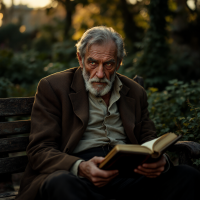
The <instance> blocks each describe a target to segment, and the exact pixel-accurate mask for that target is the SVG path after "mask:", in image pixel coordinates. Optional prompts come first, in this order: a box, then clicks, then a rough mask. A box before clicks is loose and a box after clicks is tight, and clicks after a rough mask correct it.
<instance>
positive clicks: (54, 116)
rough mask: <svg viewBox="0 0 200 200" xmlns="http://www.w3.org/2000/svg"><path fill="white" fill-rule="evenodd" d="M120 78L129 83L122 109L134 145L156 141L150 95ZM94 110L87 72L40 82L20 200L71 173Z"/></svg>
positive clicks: (125, 85) (76, 70)
mask: <svg viewBox="0 0 200 200" xmlns="http://www.w3.org/2000/svg"><path fill="white" fill-rule="evenodd" d="M117 75H118V77H119V78H120V80H121V82H122V83H123V87H122V89H121V91H120V95H121V97H120V99H119V101H118V102H117V103H118V109H119V112H120V116H121V119H122V123H123V126H124V129H125V132H126V134H127V136H128V138H129V141H130V143H133V144H137V143H143V142H146V141H148V140H151V139H153V138H155V137H156V134H155V128H154V124H153V122H152V121H151V120H150V119H149V118H148V115H149V114H148V110H147V106H148V104H147V96H146V92H145V90H144V89H143V88H142V87H141V86H140V85H138V84H137V83H136V82H134V81H133V80H131V79H129V78H127V77H125V76H122V75H120V74H117ZM88 104H89V103H88V96H87V92H86V90H85V84H84V80H83V77H82V71H81V68H73V69H69V70H65V71H63V72H59V73H56V74H53V75H50V76H48V77H45V78H43V79H42V80H41V81H40V83H39V85H38V89H37V93H36V96H35V102H34V105H33V110H32V115H31V133H30V143H29V145H28V147H27V155H28V158H29V163H28V165H27V168H26V170H25V173H24V176H23V179H22V182H21V185H20V192H19V195H18V196H17V200H34V199H35V196H36V194H37V191H38V189H39V187H40V185H41V184H42V182H43V181H44V179H45V178H46V177H47V176H48V175H49V174H51V173H53V172H54V171H56V170H69V169H70V167H71V166H72V165H73V163H74V162H75V161H76V160H77V159H79V158H78V157H75V156H72V155H70V154H71V153H72V152H73V150H74V148H75V147H76V145H77V144H78V142H79V140H80V139H81V137H82V135H83V133H84V131H85V129H86V126H87V123H88V115H89V109H88Z"/></svg>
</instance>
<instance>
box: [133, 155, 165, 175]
mask: <svg viewBox="0 0 200 200" xmlns="http://www.w3.org/2000/svg"><path fill="white" fill-rule="evenodd" d="M165 164H166V159H165V157H164V156H162V157H161V158H160V159H159V160H158V161H156V162H154V163H144V164H143V165H142V166H138V168H137V169H135V170H134V172H136V173H138V174H141V175H144V176H146V177H148V178H156V177H158V176H159V175H160V174H161V173H162V172H163V171H164V169H165Z"/></svg>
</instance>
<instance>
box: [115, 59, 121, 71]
mask: <svg viewBox="0 0 200 200" xmlns="http://www.w3.org/2000/svg"><path fill="white" fill-rule="evenodd" d="M121 63H122V60H120V62H119V64H118V66H117V70H118V69H119V67H120V65H121ZM117 70H116V71H117Z"/></svg>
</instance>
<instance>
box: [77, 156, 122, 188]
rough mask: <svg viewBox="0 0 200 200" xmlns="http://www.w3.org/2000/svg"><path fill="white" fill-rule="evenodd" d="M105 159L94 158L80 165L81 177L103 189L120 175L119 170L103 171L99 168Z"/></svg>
mask: <svg viewBox="0 0 200 200" xmlns="http://www.w3.org/2000/svg"><path fill="white" fill-rule="evenodd" d="M103 160H104V158H103V157H94V158H92V159H90V160H89V161H84V162H81V163H80V164H79V175H80V176H83V177H85V178H87V179H89V180H90V181H91V182H92V183H93V184H94V185H96V186H97V187H102V186H104V185H105V184H107V183H108V182H109V181H111V180H112V179H113V178H114V177H116V176H117V175H118V170H102V169H99V168H98V167H97V165H98V163H100V162H102V161H103Z"/></svg>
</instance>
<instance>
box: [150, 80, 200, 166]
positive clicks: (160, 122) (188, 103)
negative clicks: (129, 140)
mask: <svg viewBox="0 0 200 200" xmlns="http://www.w3.org/2000/svg"><path fill="white" fill-rule="evenodd" d="M147 94H148V102H149V112H150V118H151V119H152V120H153V121H154V123H155V126H156V130H157V133H158V136H160V135H163V134H165V133H167V132H175V133H176V134H177V135H182V136H183V137H182V138H181V140H183V141H194V142H198V143H200V81H198V82H194V81H191V83H190V84H189V83H186V84H185V83H183V82H182V81H178V80H172V81H169V86H167V87H166V88H165V90H164V91H162V92H158V89H157V88H149V89H148V90H147ZM170 155H172V156H175V157H176V155H175V154H170ZM193 164H194V166H195V167H196V168H198V169H200V160H199V159H193Z"/></svg>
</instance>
